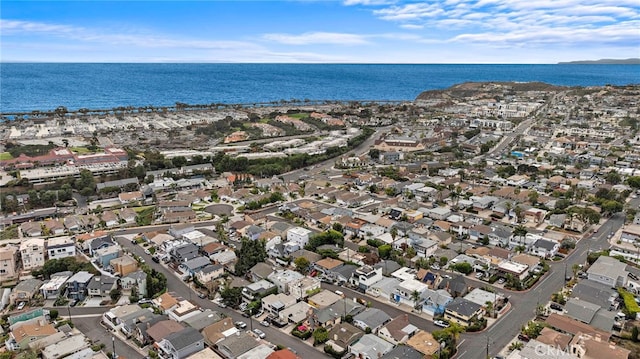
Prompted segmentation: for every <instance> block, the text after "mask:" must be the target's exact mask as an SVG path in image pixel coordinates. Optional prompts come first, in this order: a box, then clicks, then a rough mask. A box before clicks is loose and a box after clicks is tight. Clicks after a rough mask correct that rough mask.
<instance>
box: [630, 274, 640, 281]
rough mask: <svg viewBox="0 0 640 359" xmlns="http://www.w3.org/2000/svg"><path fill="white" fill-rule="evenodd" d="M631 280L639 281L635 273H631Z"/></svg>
mask: <svg viewBox="0 0 640 359" xmlns="http://www.w3.org/2000/svg"><path fill="white" fill-rule="evenodd" d="M629 278H631V279H633V280H638V276H637V275H635V274H633V273H629Z"/></svg>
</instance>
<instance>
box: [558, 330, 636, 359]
mask: <svg viewBox="0 0 640 359" xmlns="http://www.w3.org/2000/svg"><path fill="white" fill-rule="evenodd" d="M569 347H570V348H571V354H574V355H575V356H577V357H578V358H583V359H601V358H608V359H627V358H629V354H631V351H630V350H629V349H625V348H621V347H620V346H618V345H612V344H611V343H609V342H606V341H603V340H602V338H600V337H597V336H591V335H588V334H583V333H579V334H577V335H575V336H574V337H573V339H572V340H571V343H570V344H569Z"/></svg>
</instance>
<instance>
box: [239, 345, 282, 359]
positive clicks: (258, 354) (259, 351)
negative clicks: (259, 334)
mask: <svg viewBox="0 0 640 359" xmlns="http://www.w3.org/2000/svg"><path fill="white" fill-rule="evenodd" d="M272 348H273V344H269V345H267V344H265V343H260V345H258V346H257V347H255V348H253V349H250V350H249V351H247V352H246V353H244V354H242V355H240V356H238V359H258V358H266V357H268V356H269V355H270V354H273V352H274V351H273V349H272Z"/></svg>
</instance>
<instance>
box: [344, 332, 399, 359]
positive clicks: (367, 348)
mask: <svg viewBox="0 0 640 359" xmlns="http://www.w3.org/2000/svg"><path fill="white" fill-rule="evenodd" d="M351 348H353V349H352V351H357V352H358V353H363V354H366V356H367V357H369V358H378V357H379V356H382V355H384V353H386V352H388V351H391V349H393V344H391V343H389V342H387V341H386V340H384V339H382V338H378V337H377V336H375V335H373V334H365V335H363V336H362V338H360V340H358V342H356V343H355V344H352V345H351Z"/></svg>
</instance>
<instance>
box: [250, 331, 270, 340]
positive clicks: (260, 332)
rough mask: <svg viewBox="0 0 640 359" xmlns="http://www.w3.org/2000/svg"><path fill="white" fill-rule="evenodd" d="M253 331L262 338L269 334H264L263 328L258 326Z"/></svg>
mask: <svg viewBox="0 0 640 359" xmlns="http://www.w3.org/2000/svg"><path fill="white" fill-rule="evenodd" d="M253 333H254V334H255V335H257V336H258V338H260V339H264V338H265V337H266V336H267V335H266V334H264V332H263V331H262V330H260V329H258V328H256V329H254V330H253Z"/></svg>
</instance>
